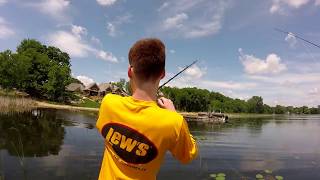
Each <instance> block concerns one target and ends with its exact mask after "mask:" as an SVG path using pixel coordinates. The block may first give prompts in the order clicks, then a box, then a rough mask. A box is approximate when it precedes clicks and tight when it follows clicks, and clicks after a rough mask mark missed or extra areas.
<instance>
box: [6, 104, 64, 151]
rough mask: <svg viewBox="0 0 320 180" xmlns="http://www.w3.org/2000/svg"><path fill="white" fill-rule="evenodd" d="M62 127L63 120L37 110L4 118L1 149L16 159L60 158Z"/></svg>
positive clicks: (10, 114) (62, 136)
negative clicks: (55, 156)
mask: <svg viewBox="0 0 320 180" xmlns="http://www.w3.org/2000/svg"><path fill="white" fill-rule="evenodd" d="M62 125H63V120H62V119H59V118H56V115H55V113H54V112H46V113H41V111H39V110H36V111H32V112H31V113H30V112H23V113H16V114H15V113H8V114H4V115H1V120H0V129H1V131H0V149H5V150H7V151H8V152H9V154H10V155H14V156H24V157H42V156H48V155H51V154H53V155H57V154H58V153H59V151H60V150H61V145H62V144H63V139H64V136H65V129H64V127H63V126H62Z"/></svg>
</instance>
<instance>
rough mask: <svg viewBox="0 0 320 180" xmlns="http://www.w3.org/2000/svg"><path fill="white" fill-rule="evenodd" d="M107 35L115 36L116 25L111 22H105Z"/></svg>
mask: <svg viewBox="0 0 320 180" xmlns="http://www.w3.org/2000/svg"><path fill="white" fill-rule="evenodd" d="M107 31H108V35H109V36H111V37H115V36H116V27H115V26H114V25H113V24H112V23H108V24H107Z"/></svg>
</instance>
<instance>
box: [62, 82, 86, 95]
mask: <svg viewBox="0 0 320 180" xmlns="http://www.w3.org/2000/svg"><path fill="white" fill-rule="evenodd" d="M84 89H85V88H84V85H83V84H80V83H71V84H69V85H68V86H66V90H67V91H70V92H78V93H82V92H83V90H84Z"/></svg>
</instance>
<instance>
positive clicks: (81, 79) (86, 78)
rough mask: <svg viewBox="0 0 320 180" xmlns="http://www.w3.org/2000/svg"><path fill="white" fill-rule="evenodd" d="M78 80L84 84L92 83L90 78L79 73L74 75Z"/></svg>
mask: <svg viewBox="0 0 320 180" xmlns="http://www.w3.org/2000/svg"><path fill="white" fill-rule="evenodd" d="M76 78H77V79H78V80H79V81H81V82H82V83H83V84H84V85H85V86H88V85H89V84H92V83H94V80H93V79H92V78H89V77H88V76H84V75H80V76H77V77H76Z"/></svg>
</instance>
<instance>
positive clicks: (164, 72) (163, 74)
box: [160, 70, 166, 79]
mask: <svg viewBox="0 0 320 180" xmlns="http://www.w3.org/2000/svg"><path fill="white" fill-rule="evenodd" d="M164 76H166V71H165V70H163V71H162V73H161V76H160V79H163V78H164Z"/></svg>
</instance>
